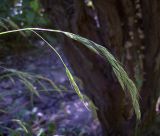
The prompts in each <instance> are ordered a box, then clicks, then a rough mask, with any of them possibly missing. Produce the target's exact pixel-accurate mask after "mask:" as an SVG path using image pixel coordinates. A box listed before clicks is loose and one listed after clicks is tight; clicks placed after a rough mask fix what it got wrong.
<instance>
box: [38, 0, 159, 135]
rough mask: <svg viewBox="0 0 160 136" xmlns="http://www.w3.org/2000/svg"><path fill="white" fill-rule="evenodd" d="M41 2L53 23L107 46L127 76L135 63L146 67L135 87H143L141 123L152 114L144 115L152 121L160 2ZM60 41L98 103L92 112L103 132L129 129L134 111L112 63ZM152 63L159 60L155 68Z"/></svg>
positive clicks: (131, 131)
mask: <svg viewBox="0 0 160 136" xmlns="http://www.w3.org/2000/svg"><path fill="white" fill-rule="evenodd" d="M41 2H42V5H43V6H44V8H45V11H46V13H47V14H48V15H49V17H50V19H51V20H52V21H53V24H54V25H55V26H56V28H57V29H61V30H65V31H70V32H73V33H76V34H79V35H81V36H84V37H86V38H89V39H91V40H93V41H95V42H97V43H99V44H101V45H103V46H105V47H107V48H108V49H109V50H110V51H111V52H112V53H113V54H114V55H115V56H116V57H118V58H119V60H121V61H122V63H123V64H124V65H125V66H126V69H127V71H128V72H129V74H130V76H131V77H132V79H134V77H135V76H136V70H137V69H138V71H139V72H142V71H144V72H145V73H146V74H145V75H143V74H142V75H141V76H142V77H143V76H144V79H145V81H144V84H143V86H141V85H139V89H140V88H142V89H141V98H142V100H141V107H142V112H143V113H142V115H143V116H142V117H143V119H142V124H143V126H144V124H146V122H148V117H152V118H149V120H150V121H151V120H152V119H153V117H154V115H155V114H154V111H153V110H154V108H153V105H154V104H155V101H154V100H155V98H156V97H157V87H158V88H159V86H158V83H159V81H160V80H159V74H160V72H159V62H158V61H157V60H158V59H159V56H160V55H159V42H160V41H159V40H160V38H159V36H160V35H159V33H160V25H159V24H158V20H160V16H159V13H160V11H159V10H160V9H159V6H158V4H159V5H160V2H158V0H154V1H151V0H142V3H140V2H139V1H138V0H93V3H94V6H95V7H94V8H93V7H88V6H86V4H85V3H84V2H83V1H82V0H67V1H66V0H59V1H55V0H45V1H43V0H41ZM138 4H139V5H140V7H139V6H137V5H138ZM142 12H143V16H141V13H142ZM95 17H98V18H97V19H95ZM143 30H144V32H143ZM144 35H145V40H144ZM61 41H63V42H62V43H63V48H64V51H65V53H66V55H67V57H68V60H69V61H70V63H71V65H72V67H73V69H74V71H75V73H76V75H77V76H79V77H80V78H81V79H82V81H83V82H84V86H85V90H86V92H85V93H86V94H87V95H88V96H89V97H90V98H91V99H92V101H93V102H94V103H95V105H96V106H97V107H98V109H99V110H98V111H97V114H98V117H99V120H100V122H101V124H102V127H103V130H104V135H106V136H107V135H109V136H117V135H121V136H129V135H133V134H134V129H133V128H135V117H134V114H133V111H132V106H131V104H130V99H129V97H126V96H125V95H124V93H123V91H122V89H121V87H120V86H119V84H118V82H117V80H116V78H115V77H114V75H113V72H112V70H111V67H110V66H109V65H108V64H106V63H105V62H104V60H103V59H102V58H100V57H99V56H97V55H95V54H93V53H91V52H90V51H89V50H88V49H86V48H85V47H84V46H82V45H80V44H77V43H75V42H73V41H71V40H68V39H63V38H62V39H61ZM144 41H145V42H144ZM153 43H154V44H153ZM152 47H153V48H152ZM143 55H145V60H144V59H143ZM155 58H157V60H155ZM155 65H156V66H157V65H158V70H157V71H156V72H155V71H154V68H155ZM157 73H158V74H157ZM153 75H154V76H153ZM157 79H158V80H157ZM155 80H156V81H155ZM153 85H154V87H153ZM146 111H147V113H146ZM150 115H152V116H150ZM141 127H142V125H141Z"/></svg>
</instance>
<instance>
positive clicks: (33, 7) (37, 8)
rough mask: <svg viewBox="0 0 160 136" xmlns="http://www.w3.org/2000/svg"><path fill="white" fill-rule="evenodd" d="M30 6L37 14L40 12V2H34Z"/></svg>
mask: <svg viewBox="0 0 160 136" xmlns="http://www.w3.org/2000/svg"><path fill="white" fill-rule="evenodd" d="M30 6H31V8H32V9H33V10H34V11H35V12H37V11H38V10H39V2H38V0H32V1H31V2H30Z"/></svg>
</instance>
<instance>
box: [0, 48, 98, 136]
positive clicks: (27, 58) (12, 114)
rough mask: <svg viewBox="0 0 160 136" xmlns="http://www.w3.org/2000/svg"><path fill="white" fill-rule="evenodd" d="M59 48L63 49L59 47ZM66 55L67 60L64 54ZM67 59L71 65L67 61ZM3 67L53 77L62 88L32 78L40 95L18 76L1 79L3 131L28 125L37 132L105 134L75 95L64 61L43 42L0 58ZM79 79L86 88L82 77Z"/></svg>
mask: <svg viewBox="0 0 160 136" xmlns="http://www.w3.org/2000/svg"><path fill="white" fill-rule="evenodd" d="M56 49H57V50H58V51H60V52H61V49H60V48H58V46H57V47H56ZM62 57H63V58H64V59H65V57H64V56H63V54H62ZM65 62H66V64H67V66H68V67H69V65H68V63H67V61H66V60H65ZM0 66H3V67H6V68H12V69H16V70H20V71H23V72H27V73H31V74H38V75H41V76H42V77H45V78H48V79H50V80H52V83H54V84H55V85H56V86H57V87H58V88H59V89H60V90H61V91H62V92H61V93H59V92H57V91H56V88H53V86H51V85H50V84H49V83H46V82H44V83H43V82H42V83H43V85H44V86H45V87H44V86H43V87H42V84H41V87H40V85H39V86H38V85H37V82H35V81H34V80H32V81H33V82H32V83H33V86H34V89H35V90H36V91H38V93H39V94H40V96H39V97H38V96H36V95H35V94H34V93H33V92H31V91H30V90H29V89H28V88H27V87H25V85H24V83H23V82H22V81H21V80H20V79H18V78H17V77H11V75H10V76H8V77H6V78H3V79H0V99H1V100H0V133H3V135H9V133H10V132H11V131H12V130H14V131H17V132H18V131H25V130H23V129H24V128H23V125H24V126H25V127H26V128H27V129H29V130H31V131H32V133H33V134H35V135H38V134H40V133H45V134H46V135H45V136H50V135H53V134H54V135H56V136H60V135H61V136H100V135H101V127H100V124H99V122H98V120H97V118H96V117H95V116H94V115H93V113H92V111H89V110H88V109H87V108H86V107H85V106H84V105H83V103H82V102H81V101H80V99H79V97H78V96H77V94H75V91H74V90H73V89H72V87H71V85H70V83H69V81H68V78H67V76H66V74H65V69H64V67H63V65H62V63H61V62H60V60H59V59H58V58H57V56H56V55H55V53H54V52H53V51H51V50H50V49H48V48H47V47H46V46H42V45H41V47H35V48H34V49H32V50H29V51H25V52H24V51H23V52H22V53H18V54H14V53H11V54H7V57H5V58H3V59H1V60H0ZM69 68H70V67H69ZM3 72H6V71H5V70H3V69H2V68H0V77H2V76H3V75H4V74H3ZM76 79H77V81H78V83H79V85H80V88H81V89H82V90H83V84H82V82H81V80H80V79H78V78H76ZM18 121H19V122H18ZM20 122H21V123H23V125H22V124H20Z"/></svg>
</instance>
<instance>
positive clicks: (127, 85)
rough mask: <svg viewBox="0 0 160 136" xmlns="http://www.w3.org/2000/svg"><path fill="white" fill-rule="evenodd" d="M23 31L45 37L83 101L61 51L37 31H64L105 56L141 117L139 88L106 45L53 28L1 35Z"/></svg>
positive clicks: (32, 29)
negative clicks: (60, 53)
mask: <svg viewBox="0 0 160 136" xmlns="http://www.w3.org/2000/svg"><path fill="white" fill-rule="evenodd" d="M21 31H32V32H34V33H35V34H37V36H39V37H40V38H41V39H43V40H44V41H45V42H46V43H47V45H48V46H49V47H50V48H52V49H53V51H54V52H55V53H56V54H57V55H58V56H59V58H60V60H61V61H62V63H63V65H64V67H65V69H66V74H67V76H68V78H69V80H70V82H71V84H72V86H73V88H74V89H75V91H76V93H77V94H78V96H79V97H80V99H81V100H82V101H84V98H83V94H81V92H80V91H79V88H78V86H77V84H76V82H75V80H74V78H73V76H72V74H71V73H70V71H69V69H68V68H67V67H66V65H65V63H64V61H63V60H62V58H61V56H60V55H59V53H58V52H57V51H56V50H55V49H54V48H53V47H52V46H51V45H50V44H49V43H48V42H47V41H46V40H45V39H44V38H43V37H41V36H40V35H39V34H38V33H37V32H35V31H49V32H56V33H62V34H64V35H66V36H67V37H69V38H71V39H74V40H76V41H78V42H80V43H82V44H83V45H85V46H86V47H87V48H89V49H90V50H91V51H93V52H95V53H96V54H98V55H100V56H102V57H103V58H105V60H106V61H107V62H109V63H110V65H111V66H112V69H113V71H114V73H115V75H116V77H117V79H118V81H119V83H120V85H121V86H122V88H123V90H124V91H125V92H126V91H128V92H129V94H130V96H131V100H132V104H133V108H134V110H135V113H136V116H137V119H140V117H141V113H140V107H139V103H138V90H137V88H136V86H135V84H134V83H133V81H132V80H131V79H130V78H129V77H128V75H127V73H126V72H125V70H124V69H123V67H122V66H121V64H120V63H119V61H118V60H116V59H115V58H114V56H113V55H112V54H111V53H110V52H109V51H108V50H107V49H106V48H105V47H103V46H101V45H99V44H96V43H95V42H93V41H91V40H88V39H86V38H83V37H81V36H78V35H75V34H73V33H69V32H64V31H60V30H52V29H42V28H24V29H17V30H11V31H5V32H1V33H0V35H3V34H8V33H13V32H21Z"/></svg>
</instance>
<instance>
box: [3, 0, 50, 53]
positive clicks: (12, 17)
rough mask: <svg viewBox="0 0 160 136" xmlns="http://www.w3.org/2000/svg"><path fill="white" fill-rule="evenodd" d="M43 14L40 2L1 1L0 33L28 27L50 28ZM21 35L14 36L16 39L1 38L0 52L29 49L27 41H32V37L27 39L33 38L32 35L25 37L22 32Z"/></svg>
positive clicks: (11, 37) (33, 0)
mask: <svg viewBox="0 0 160 136" xmlns="http://www.w3.org/2000/svg"><path fill="white" fill-rule="evenodd" d="M43 12H44V9H43V8H42V7H41V5H40V3H39V0H0V31H4V30H9V29H11V28H14V29H18V28H21V27H28V26H34V27H35V26H36V27H37V26H38V27H45V26H49V24H50V22H49V20H48V19H47V16H46V15H44V14H43ZM21 34H22V35H14V37H13V36H11V35H8V36H5V37H1V40H0V42H1V44H0V50H8V49H9V50H11V51H12V50H16V48H17V49H25V48H28V47H29V43H28V42H26V41H28V40H29V41H31V40H32V37H29V39H27V37H28V36H31V33H30V32H27V33H26V34H25V35H24V33H23V32H22V33H21ZM26 35H27V36H26ZM46 37H47V36H46ZM22 43H23V44H22ZM26 44H27V45H26Z"/></svg>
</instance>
